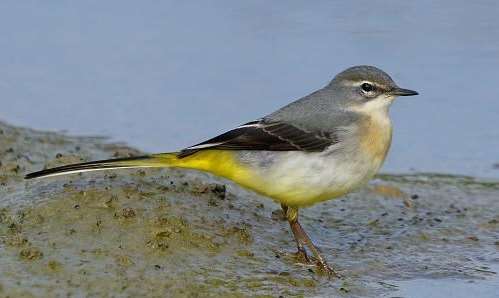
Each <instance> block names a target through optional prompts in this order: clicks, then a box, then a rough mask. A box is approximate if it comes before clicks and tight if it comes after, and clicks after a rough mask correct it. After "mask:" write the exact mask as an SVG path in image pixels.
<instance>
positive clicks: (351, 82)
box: [345, 80, 376, 86]
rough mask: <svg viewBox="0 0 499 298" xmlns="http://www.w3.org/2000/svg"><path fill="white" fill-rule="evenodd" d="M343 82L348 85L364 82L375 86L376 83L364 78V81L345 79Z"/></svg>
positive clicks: (358, 84) (357, 84)
mask: <svg viewBox="0 0 499 298" xmlns="http://www.w3.org/2000/svg"><path fill="white" fill-rule="evenodd" d="M345 83H346V84H345V85H348V86H360V85H362V84H364V83H368V84H371V85H373V86H376V84H374V83H373V82H371V81H366V80H364V81H352V80H348V81H345Z"/></svg>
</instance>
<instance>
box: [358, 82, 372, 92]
mask: <svg viewBox="0 0 499 298" xmlns="http://www.w3.org/2000/svg"><path fill="white" fill-rule="evenodd" d="M360 88H362V91H364V92H371V91H373V90H374V86H373V85H372V84H369V83H364V84H362V85H360Z"/></svg>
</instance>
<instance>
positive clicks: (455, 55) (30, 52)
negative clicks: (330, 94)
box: [0, 0, 499, 178]
mask: <svg viewBox="0 0 499 298" xmlns="http://www.w3.org/2000/svg"><path fill="white" fill-rule="evenodd" d="M498 14H499V3H498V2H497V1H491V0H490V1H486V0H479V1H450V0H445V1H429V0H426V1H416V2H402V1H395V0H393V1H383V2H380V1H360V2H359V1H347V2H339V1H324V0H323V1H314V3H313V4H310V2H304V1H285V2H284V1H272V2H269V1H263V0H260V1H252V2H251V3H242V2H234V1H217V2H215V3H213V2H210V3H208V2H201V3H200V2H198V3H183V2H178V1H161V2H154V5H152V4H150V3H147V4H146V3H141V4H140V6H137V2H135V1H106V2H102V1H85V2H67V3H59V2H48V3H43V4H42V3H40V2H37V1H3V2H2V3H0V35H1V36H2V38H1V39H0V48H1V49H2V55H0V104H1V106H2V108H1V109H0V119H4V120H7V121H9V122H12V123H15V124H18V125H24V126H29V127H37V128H43V129H52V130H68V131H70V132H72V133H77V134H84V135H88V134H91V135H106V136H112V137H113V138H114V139H115V140H120V141H126V142H128V143H130V144H132V145H134V146H137V147H138V148H141V149H143V150H147V151H168V150H175V149H178V148H181V147H184V146H187V145H191V144H193V143H197V142H199V141H201V140H203V139H205V138H208V137H211V136H213V135H214V134H217V133H220V132H223V131H224V130H225V129H229V128H231V127H233V126H234V125H237V124H239V123H242V122H245V121H249V120H253V119H254V118H257V117H260V116H263V115H265V114H267V113H269V112H271V111H273V110H274V109H276V108H278V107H280V106H282V105H284V104H286V103H287V102H289V101H290V100H292V99H295V98H298V97H300V96H303V95H305V94H307V93H309V92H310V91H312V90H314V89H317V88H319V87H321V86H322V85H324V84H325V83H327V82H328V81H329V80H330V79H331V78H332V76H333V75H334V74H336V73H337V72H339V71H341V70H342V69H344V68H346V67H348V66H351V65H355V64H373V65H377V66H380V67H382V68H383V69H385V70H386V71H388V72H389V73H390V74H392V76H393V77H394V79H395V80H396V81H397V82H398V83H399V84H400V85H401V86H403V87H407V88H412V89H415V90H418V91H419V92H420V93H421V95H420V96H418V97H413V98H407V99H401V100H400V101H399V102H397V103H396V104H395V105H394V107H393V109H392V115H393V118H394V122H395V135H394V143H393V146H392V150H391V154H390V155H389V158H388V160H387V163H386V166H385V167H384V171H388V172H410V171H424V172H426V171H430V172H445V173H458V174H466V175H473V176H482V177H495V178H497V177H499V170H498V169H494V168H493V164H495V163H497V162H499V155H498V151H499V150H498V149H499V131H498V130H497V129H496V127H497V124H498V115H499V100H498V95H497V92H496V89H497V88H496V85H497V82H496V80H497V76H498V71H497V70H498V69H499V38H497V36H499V21H498V19H497V15H498Z"/></svg>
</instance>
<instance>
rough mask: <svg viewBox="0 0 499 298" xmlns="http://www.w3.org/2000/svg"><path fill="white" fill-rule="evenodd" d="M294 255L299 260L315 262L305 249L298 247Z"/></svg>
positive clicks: (309, 262) (307, 262)
mask: <svg viewBox="0 0 499 298" xmlns="http://www.w3.org/2000/svg"><path fill="white" fill-rule="evenodd" d="M294 257H295V258H296V259H297V260H298V262H301V263H305V264H313V262H312V261H311V260H310V257H309V256H308V255H307V252H306V251H305V249H298V251H297V252H295V254H294Z"/></svg>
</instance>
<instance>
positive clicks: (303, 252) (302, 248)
mask: <svg viewBox="0 0 499 298" xmlns="http://www.w3.org/2000/svg"><path fill="white" fill-rule="evenodd" d="M281 207H282V210H283V211H284V215H285V216H286V218H289V217H288V210H289V211H290V212H292V211H291V209H290V208H288V206H286V205H281ZM297 215H298V212H296V216H297ZM289 216H291V217H292V216H293V215H292V214H289ZM288 222H289V224H290V226H291V231H292V232H293V236H294V238H295V241H296V247H297V248H298V251H297V252H296V256H297V257H298V258H299V259H301V260H303V261H305V262H307V263H310V258H309V257H308V255H307V251H306V250H305V246H304V243H302V242H301V238H299V237H298V235H297V234H296V231H295V229H293V226H292V225H291V221H289V219H288Z"/></svg>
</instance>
